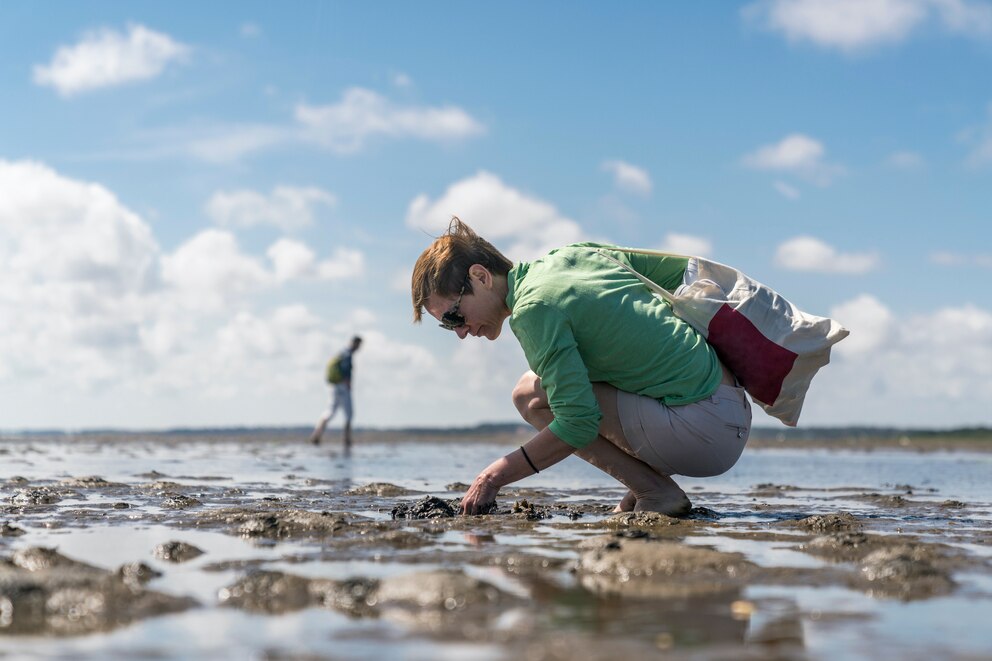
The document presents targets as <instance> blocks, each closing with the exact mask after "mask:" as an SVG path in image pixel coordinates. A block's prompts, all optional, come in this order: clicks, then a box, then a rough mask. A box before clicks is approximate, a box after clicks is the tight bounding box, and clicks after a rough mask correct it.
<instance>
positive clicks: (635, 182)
mask: <svg viewBox="0 0 992 661" xmlns="http://www.w3.org/2000/svg"><path fill="white" fill-rule="evenodd" d="M602 169H603V170H605V171H606V172H609V173H611V174H612V175H613V184H614V185H615V186H616V187H617V188H619V189H620V190H624V191H627V192H630V193H637V194H638V195H650V194H651V189H652V187H653V185H652V183H651V176H650V175H649V174H648V173H647V171H646V170H644V169H642V168H639V167H637V166H636V165H631V164H630V163H625V162H623V161H605V162H604V163H603V165H602Z"/></svg>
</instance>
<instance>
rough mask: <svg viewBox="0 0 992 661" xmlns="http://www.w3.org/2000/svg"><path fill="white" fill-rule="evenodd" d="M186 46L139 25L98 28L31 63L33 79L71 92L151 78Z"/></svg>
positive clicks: (180, 57)
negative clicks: (44, 62) (49, 56)
mask: <svg viewBox="0 0 992 661" xmlns="http://www.w3.org/2000/svg"><path fill="white" fill-rule="evenodd" d="M189 52H190V48H189V47H188V46H186V45H184V44H182V43H180V42H177V41H175V40H174V39H173V38H172V37H170V36H169V35H167V34H163V33H161V32H155V31H154V30H150V29H148V28H146V27H145V26H143V25H129V26H128V28H127V31H126V32H125V33H120V32H117V31H116V30H112V29H110V28H102V29H100V30H95V31H92V32H88V33H86V34H85V35H84V36H83V38H82V39H81V40H80V41H79V42H78V43H76V44H75V45H72V46H61V47H59V49H58V50H57V51H56V52H55V54H54V55H53V56H52V60H51V62H50V63H49V64H48V65H47V66H44V65H36V66H35V67H34V82H35V83H37V84H38V85H43V86H47V87H52V88H54V89H55V90H56V91H57V92H58V93H59V94H61V95H62V96H72V95H74V94H79V93H81V92H88V91H91V90H95V89H100V88H104V87H113V86H117V85H123V84H126V83H133V82H137V81H141V80H148V79H151V78H155V77H156V76H158V75H159V74H161V73H162V72H163V71H164V70H165V68H166V67H167V66H168V65H169V64H170V63H172V62H179V61H182V60H184V59H185V58H186V57H187V56H188V54H189Z"/></svg>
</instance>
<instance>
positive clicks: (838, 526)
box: [785, 512, 864, 533]
mask: <svg viewBox="0 0 992 661" xmlns="http://www.w3.org/2000/svg"><path fill="white" fill-rule="evenodd" d="M785 524H786V525H791V526H796V527H798V528H802V529H803V530H808V531H809V532H816V533H826V532H849V531H857V530H861V528H862V527H864V524H863V523H862V522H861V521H860V520H858V519H857V517H855V516H854V515H852V514H849V513H847V512H841V513H840V514H816V515H813V516H807V517H806V518H805V519H800V520H799V521H787V522H785Z"/></svg>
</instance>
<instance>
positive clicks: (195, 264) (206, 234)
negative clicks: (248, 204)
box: [162, 229, 269, 309]
mask: <svg viewBox="0 0 992 661" xmlns="http://www.w3.org/2000/svg"><path fill="white" fill-rule="evenodd" d="M162 276H163V278H164V280H165V281H166V282H167V283H169V284H170V285H172V286H174V287H176V288H177V289H179V290H181V291H182V292H184V294H185V296H186V300H187V301H189V302H191V303H194V304H195V306H196V307H198V308H204V309H210V308H213V307H216V306H218V305H221V306H222V305H223V304H224V302H225V301H227V300H230V299H232V298H235V297H237V296H240V295H243V294H245V293H248V292H252V291H255V290H257V289H259V288H261V287H263V286H265V285H266V284H267V283H268V282H269V273H268V272H267V271H266V269H265V266H264V265H263V263H262V261H261V260H260V259H257V258H255V257H251V256H249V255H246V254H244V253H243V252H242V251H241V248H240V246H239V245H238V240H237V238H235V236H234V235H233V234H231V233H230V232H227V231H224V230H217V229H208V230H203V231H202V232H199V233H198V234H196V235H195V236H194V237H193V238H191V239H189V240H188V241H186V242H185V243H183V244H182V245H181V246H179V248H177V249H176V251H175V252H174V253H172V254H171V255H166V256H164V257H163V258H162Z"/></svg>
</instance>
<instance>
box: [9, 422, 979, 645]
mask: <svg viewBox="0 0 992 661" xmlns="http://www.w3.org/2000/svg"><path fill="white" fill-rule="evenodd" d="M304 440H305V439H303V438H301V439H298V440H297V441H296V442H290V441H287V440H286V439H283V438H280V439H271V440H266V439H264V437H259V436H258V435H252V436H251V437H250V438H245V439H240V440H238V439H232V438H229V437H228V438H224V439H219V440H218V439H206V438H196V437H195V436H187V437H183V438H182V439H171V440H170V439H168V438H162V437H159V436H147V437H146V436H141V435H134V436H131V437H127V438H122V437H115V438H113V439H103V440H101V439H93V438H89V439H57V438H56V439H47V440H38V439H14V440H6V441H4V442H2V443H0V462H2V463H0V465H2V467H3V468H2V470H0V657H3V656H8V655H9V656H10V657H11V658H19V657H22V656H36V657H37V656H42V657H65V658H100V659H105V658H146V657H151V658H156V659H199V658H202V659H208V658H232V657H238V658H265V659H283V658H308V659H370V658H375V659H513V660H515V661H516V660H521V659H535V660H542V659H610V660H611V661H613V660H615V659H617V658H622V657H623V655H628V656H630V658H656V657H662V656H664V657H666V658H692V659H700V658H702V659H710V658H712V659H740V658H755V659H759V658H760V659H765V658H783V659H823V658H893V659H897V658H898V659H933V658H951V659H983V658H989V657H990V656H992V627H989V626H988V619H989V614H990V613H992V489H990V486H989V477H990V476H992V454H990V453H981V452H961V451H958V452H940V451H937V452H928V453H925V454H921V453H916V452H905V451H902V452H900V451H897V450H889V449H886V450H880V451H873V452H863V451H860V450H858V451H852V450H847V449H843V450H837V451H834V450H829V449H792V448H790V449H781V450H779V449H762V448H756V449H749V450H748V451H747V452H745V456H744V457H743V458H742V460H741V462H740V463H739V464H738V466H736V467H735V468H734V469H733V470H732V471H730V472H729V473H727V474H726V475H723V476H720V477H717V478H710V479H706V480H693V479H683V480H680V483H681V484H682V486H683V487H684V488H685V489H686V491H687V492H688V493H689V495H690V497H691V498H692V500H693V504H694V509H693V511H692V514H691V515H690V516H688V517H686V518H683V519H674V518H669V517H665V516H661V515H654V514H643V513H641V514H633V513H625V514H612V513H611V510H612V508H613V506H614V505H615V504H616V503H617V502H618V501H619V499H620V497H621V496H622V495H623V491H624V490H623V489H622V488H621V487H620V485H619V484H616V483H614V482H613V481H612V480H611V479H610V478H608V477H607V476H605V475H603V474H601V473H599V472H598V471H596V470H595V469H593V468H591V467H589V466H587V465H585V464H584V463H582V462H581V461H580V460H578V459H575V458H570V459H568V460H566V461H565V462H563V463H562V464H559V465H558V466H556V467H554V468H552V469H550V470H548V471H545V472H542V473H541V474H540V475H536V476H534V477H531V478H528V479H526V480H523V481H521V482H520V483H518V484H516V485H513V486H511V487H510V488H506V489H504V490H503V491H502V492H501V494H500V497H499V499H498V501H497V506H496V508H495V509H494V510H493V512H492V513H490V514H488V515H484V516H478V517H461V516H457V515H455V512H456V511H457V503H458V498H459V497H460V496H461V494H462V493H463V492H464V489H465V488H466V484H465V483H466V482H468V481H470V480H471V479H472V478H473V477H474V476H475V474H476V472H477V471H478V470H479V469H480V468H482V467H483V466H485V465H486V464H488V463H489V461H491V460H492V459H493V458H495V457H497V456H500V455H501V454H504V453H506V452H507V451H508V450H509V449H510V447H514V446H507V445H506V444H503V443H494V442H491V441H482V442H479V441H471V442H470V441H469V440H468V439H466V442H463V443H457V442H452V440H451V439H445V440H444V441H443V442H431V441H430V440H424V439H418V440H416V441H410V442H404V441H402V440H390V441H373V442H369V441H367V440H366V441H365V442H362V443H360V444H359V445H357V446H356V448H355V449H354V451H353V452H352V453H351V455H350V456H344V455H342V454H341V453H340V449H339V448H338V447H337V446H336V445H335V444H334V443H328V444H325V445H322V446H319V447H314V446H311V445H309V444H306V443H305V442H304ZM633 655H636V656H633Z"/></svg>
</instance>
